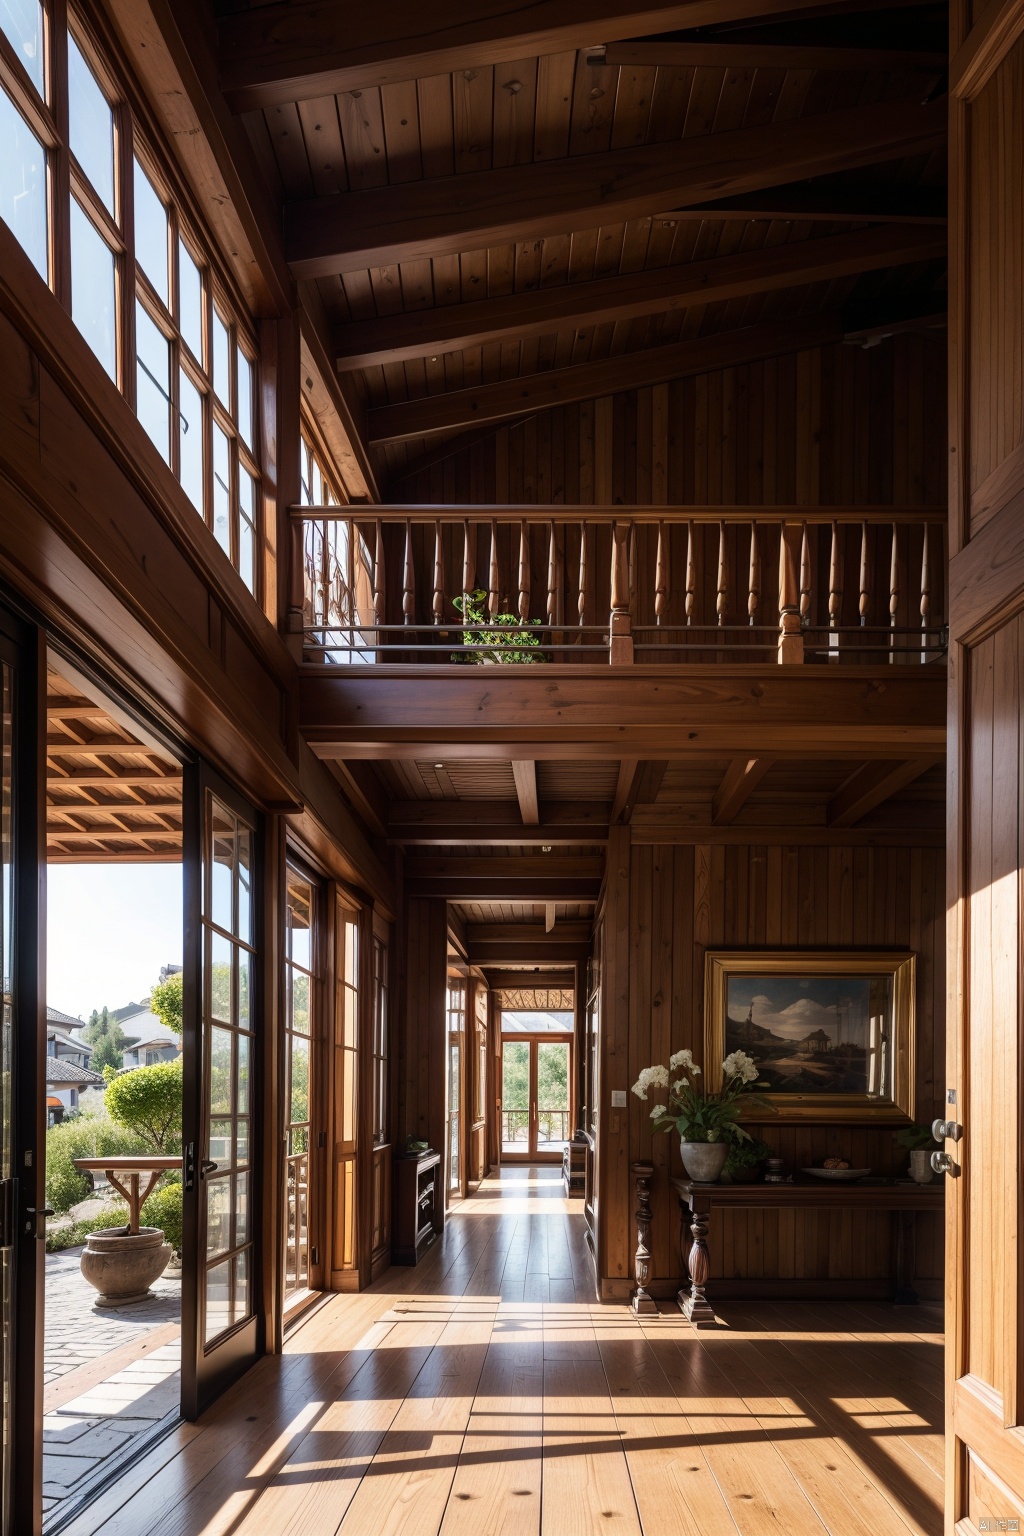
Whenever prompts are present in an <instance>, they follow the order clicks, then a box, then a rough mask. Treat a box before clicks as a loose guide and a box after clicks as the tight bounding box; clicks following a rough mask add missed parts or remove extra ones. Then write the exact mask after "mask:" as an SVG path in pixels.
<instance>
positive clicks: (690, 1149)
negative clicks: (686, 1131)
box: [679, 1139, 729, 1184]
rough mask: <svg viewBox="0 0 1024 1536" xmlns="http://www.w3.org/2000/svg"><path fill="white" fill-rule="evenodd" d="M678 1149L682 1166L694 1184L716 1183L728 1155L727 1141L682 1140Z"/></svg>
mask: <svg viewBox="0 0 1024 1536" xmlns="http://www.w3.org/2000/svg"><path fill="white" fill-rule="evenodd" d="M679 1150H680V1152H681V1153H682V1156H683V1167H684V1168H685V1169H686V1173H687V1176H688V1177H689V1178H691V1179H692V1180H693V1182H694V1183H695V1184H717V1183H718V1180H719V1177H720V1175H721V1172H722V1169H723V1168H724V1167H725V1160H726V1158H727V1157H728V1156H729V1143H728V1142H727V1141H683V1140H681V1139H680V1142H679Z"/></svg>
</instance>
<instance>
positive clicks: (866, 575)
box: [858, 523, 871, 627]
mask: <svg viewBox="0 0 1024 1536" xmlns="http://www.w3.org/2000/svg"><path fill="white" fill-rule="evenodd" d="M858 612H859V614H860V622H861V626H862V627H863V626H864V625H866V624H867V622H868V618H869V616H870V612H871V561H870V560H869V558H868V525H867V523H861V525H860V599H859V602H858Z"/></svg>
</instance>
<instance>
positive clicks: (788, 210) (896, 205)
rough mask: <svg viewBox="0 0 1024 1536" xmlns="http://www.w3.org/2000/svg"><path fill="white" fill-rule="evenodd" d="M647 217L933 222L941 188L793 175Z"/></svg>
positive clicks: (941, 210)
mask: <svg viewBox="0 0 1024 1536" xmlns="http://www.w3.org/2000/svg"><path fill="white" fill-rule="evenodd" d="M651 217H652V219H656V220H659V221H661V222H665V223H673V222H676V221H679V220H683V219H725V220H742V221H743V222H744V223H746V222H748V221H749V220H750V219H773V220H774V219H777V220H783V221H795V220H801V221H805V222H806V221H813V220H819V221H821V222H827V223H829V224H832V223H835V222H837V221H849V222H851V223H852V222H856V223H860V222H861V221H862V220H871V221H872V222H874V223H880V222H881V223H895V224H935V225H940V226H943V225H945V223H946V188H945V187H944V186H941V187H915V186H902V185H900V184H898V183H895V182H880V181H878V180H877V179H876V178H875V177H872V178H871V180H870V181H852V180H851V181H842V180H835V181H833V180H832V179H831V178H829V179H828V180H818V181H813V180H812V181H798V182H792V183H789V184H788V185H785V186H775V187H769V188H767V189H766V190H764V191H762V192H746V193H743V194H742V195H739V194H738V195H737V196H735V197H722V198H714V199H711V200H705V201H704V202H700V203H695V204H693V205H692V206H690V207H687V208H679V209H670V210H668V211H667V212H660V211H659V212H658V213H657V214H652V215H651Z"/></svg>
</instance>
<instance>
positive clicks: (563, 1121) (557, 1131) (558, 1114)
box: [501, 1109, 569, 1152]
mask: <svg viewBox="0 0 1024 1536" xmlns="http://www.w3.org/2000/svg"><path fill="white" fill-rule="evenodd" d="M568 1140H569V1111H568V1110H567V1109H538V1111H537V1146H538V1147H539V1148H540V1149H541V1150H543V1149H544V1148H545V1147H560V1146H561V1145H562V1143H563V1142H566V1141H568ZM501 1145H502V1147H503V1149H504V1150H505V1151H506V1152H511V1151H514V1150H515V1149H517V1148H522V1149H523V1150H524V1151H526V1150H528V1149H529V1145H530V1111H529V1110H528V1109H503V1110H502V1112H501Z"/></svg>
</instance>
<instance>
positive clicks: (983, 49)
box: [949, 0, 1024, 101]
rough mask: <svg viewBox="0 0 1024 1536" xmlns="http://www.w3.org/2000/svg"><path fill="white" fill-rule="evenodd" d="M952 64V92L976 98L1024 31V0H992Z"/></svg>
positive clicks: (983, 8) (984, 7)
mask: <svg viewBox="0 0 1024 1536" xmlns="http://www.w3.org/2000/svg"><path fill="white" fill-rule="evenodd" d="M975 15H976V17H977V20H976V21H975V23H974V25H973V27H972V28H971V30H970V32H969V33H968V34H967V37H966V38H965V40H964V42H963V44H962V46H961V47H960V48H958V49H957V51H956V54H955V55H954V57H953V59H952V62H951V63H950V67H949V89H950V95H952V96H958V97H959V98H960V99H961V100H962V101H976V100H977V98H978V97H979V96H980V95H981V92H982V91H983V90H984V89H985V86H986V85H987V84H988V82H989V80H991V78H992V76H993V75H994V74H995V72H996V70H997V69H998V68H999V66H1000V64H1001V63H1002V62H1003V60H1004V59H1005V58H1006V55H1007V54H1008V53H1009V51H1010V49H1011V48H1012V47H1013V46H1014V44H1015V43H1016V42H1017V39H1018V38H1019V37H1020V36H1021V34H1022V33H1024V0H988V3H987V4H986V5H984V6H983V7H982V8H981V12H980V14H979V13H978V10H977V8H976V9H975Z"/></svg>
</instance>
